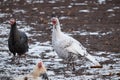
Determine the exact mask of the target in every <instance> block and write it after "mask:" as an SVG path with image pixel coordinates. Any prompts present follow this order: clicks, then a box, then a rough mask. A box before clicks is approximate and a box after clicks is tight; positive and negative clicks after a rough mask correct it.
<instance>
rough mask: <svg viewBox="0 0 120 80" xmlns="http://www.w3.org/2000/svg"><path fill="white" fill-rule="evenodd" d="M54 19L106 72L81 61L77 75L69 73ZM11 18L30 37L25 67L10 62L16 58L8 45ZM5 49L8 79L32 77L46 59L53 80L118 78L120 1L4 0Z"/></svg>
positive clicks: (0, 13) (0, 16) (0, 6)
mask: <svg viewBox="0 0 120 80" xmlns="http://www.w3.org/2000/svg"><path fill="white" fill-rule="evenodd" d="M52 15H56V16H57V17H58V18H59V19H60V23H61V25H62V26H61V27H62V31H64V32H65V33H66V34H68V35H71V36H73V37H74V38H75V39H77V40H78V41H80V42H81V43H82V44H83V45H84V46H85V47H86V48H87V50H88V52H90V53H91V54H92V55H94V56H95V57H96V58H97V59H98V61H99V62H100V63H101V64H102V65H103V68H100V69H96V68H95V69H94V68H89V66H90V65H89V64H91V63H90V62H89V61H88V60H86V59H84V58H81V59H80V60H79V61H78V62H77V64H76V68H77V70H76V71H71V70H70V69H69V70H66V69H65V66H66V64H64V63H63V62H62V60H61V59H59V57H58V56H57V55H56V53H55V52H54V51H53V48H52V46H51V27H50V25H49V24H48V23H49V21H50V19H51V16H52ZM10 18H16V20H17V23H18V27H19V29H21V30H23V31H25V32H26V33H27V35H28V37H29V46H30V48H29V52H27V54H28V55H27V59H26V60H21V64H16V63H11V62H10V60H9V59H10V58H11V57H12V55H10V52H9V50H8V47H7V39H8V34H9V30H10V25H9V23H8V21H9V20H10ZM0 48H1V49H0V57H1V61H0V62H1V63H0V68H1V69H0V70H3V72H2V73H1V74H3V75H5V74H7V75H10V76H12V77H14V76H15V75H22V74H26V73H29V71H31V70H32V66H34V65H35V64H36V62H37V61H39V60H43V62H44V63H45V65H46V67H47V68H48V76H49V77H50V79H51V80H88V79H89V80H97V79H98V80H113V79H115V80H118V79H119V78H120V64H119V63H120V1H119V0H1V1H0ZM24 61H26V63H24ZM82 61H83V62H82ZM30 65H32V66H30ZM15 68H16V69H15ZM64 69H65V74H63V71H64ZM0 72H1V71H0Z"/></svg>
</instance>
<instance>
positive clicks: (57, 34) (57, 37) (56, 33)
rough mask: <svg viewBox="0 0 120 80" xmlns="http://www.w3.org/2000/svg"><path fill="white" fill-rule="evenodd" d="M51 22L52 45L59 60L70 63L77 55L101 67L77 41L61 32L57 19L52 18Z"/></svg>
mask: <svg viewBox="0 0 120 80" xmlns="http://www.w3.org/2000/svg"><path fill="white" fill-rule="evenodd" d="M51 22H52V25H53V31H52V45H53V48H54V50H55V51H56V53H57V54H58V56H59V57H60V58H62V59H65V60H69V61H70V59H71V60H72V58H75V59H76V58H78V55H81V56H84V57H86V58H87V59H89V60H90V61H91V62H92V63H93V64H94V65H95V66H101V65H100V63H99V62H98V61H97V60H96V59H95V58H94V57H93V56H92V55H90V54H89V53H88V52H87V50H86V48H84V47H83V46H82V44H81V43H80V42H79V41H77V40H75V39H74V38H72V37H71V36H68V35H66V34H64V33H63V32H62V31H61V27H60V22H59V20H58V18H56V17H53V18H52V19H51Z"/></svg>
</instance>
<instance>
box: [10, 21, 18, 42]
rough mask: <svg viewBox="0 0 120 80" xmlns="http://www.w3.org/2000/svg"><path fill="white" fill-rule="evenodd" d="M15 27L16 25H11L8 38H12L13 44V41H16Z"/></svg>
mask: <svg viewBox="0 0 120 80" xmlns="http://www.w3.org/2000/svg"><path fill="white" fill-rule="evenodd" d="M17 32H18V30H17V27H16V23H14V24H13V25H11V30H10V36H11V38H12V41H13V44H14V42H15V39H17V35H18V34H17Z"/></svg>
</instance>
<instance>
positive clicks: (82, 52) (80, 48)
mask: <svg viewBox="0 0 120 80" xmlns="http://www.w3.org/2000/svg"><path fill="white" fill-rule="evenodd" d="M72 48H74V53H77V54H80V55H81V56H84V57H86V58H87V59H89V60H90V61H91V62H92V63H93V64H94V65H95V66H101V65H100V63H99V62H98V61H97V60H96V59H95V57H93V56H92V55H90V54H89V53H88V52H87V51H86V48H84V47H83V46H82V45H81V44H80V45H78V44H73V45H72ZM72 48H71V49H72ZM72 52H73V51H72Z"/></svg>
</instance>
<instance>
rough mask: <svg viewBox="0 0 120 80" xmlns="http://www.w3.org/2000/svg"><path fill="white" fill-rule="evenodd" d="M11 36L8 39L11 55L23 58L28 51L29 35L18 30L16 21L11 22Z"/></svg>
mask: <svg viewBox="0 0 120 80" xmlns="http://www.w3.org/2000/svg"><path fill="white" fill-rule="evenodd" d="M10 25H11V29H10V34H9V39H8V47H9V50H10V52H11V53H13V55H14V56H15V55H16V53H17V54H18V55H19V56H21V55H22V54H25V52H27V51H28V37H27V35H26V34H25V33H24V32H22V31H20V30H18V29H17V26H16V20H15V19H11V20H10Z"/></svg>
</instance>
